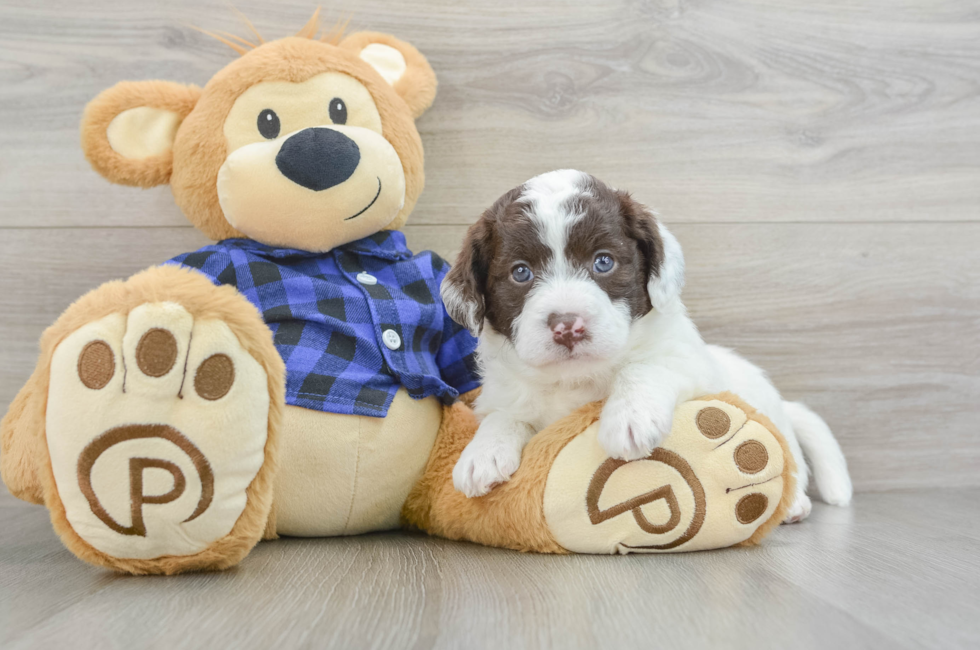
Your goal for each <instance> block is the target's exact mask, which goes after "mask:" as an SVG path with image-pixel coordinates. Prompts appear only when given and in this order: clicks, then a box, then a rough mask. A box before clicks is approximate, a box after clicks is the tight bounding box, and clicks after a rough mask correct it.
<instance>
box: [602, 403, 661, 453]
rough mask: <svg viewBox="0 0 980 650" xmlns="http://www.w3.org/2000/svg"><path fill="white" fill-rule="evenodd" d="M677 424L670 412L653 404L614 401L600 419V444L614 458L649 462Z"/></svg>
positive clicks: (606, 406)
mask: <svg viewBox="0 0 980 650" xmlns="http://www.w3.org/2000/svg"><path fill="white" fill-rule="evenodd" d="M673 423H674V408H673V404H671V406H670V407H669V408H667V407H666V406H663V405H658V404H657V403H655V402H653V401H650V400H649V399H647V400H644V401H640V400H637V399H633V400H631V399H627V398H617V397H613V398H611V399H610V400H609V401H608V402H606V405H605V406H604V407H603V409H602V415H601V417H600V418H599V444H601V445H602V448H603V449H605V450H606V453H607V454H609V455H610V456H611V457H612V458H618V459H621V460H638V459H640V458H646V457H647V456H649V455H650V453H651V452H652V451H653V450H654V449H656V448H657V446H659V445H660V443H661V442H662V441H663V439H664V438H665V437H667V434H669V433H670V428H671V426H672V425H673Z"/></svg>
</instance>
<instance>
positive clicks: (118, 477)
mask: <svg viewBox="0 0 980 650" xmlns="http://www.w3.org/2000/svg"><path fill="white" fill-rule="evenodd" d="M147 276H149V277H147ZM134 280H135V284H133V283H134ZM134 280H130V281H129V282H127V283H125V284H123V285H122V288H123V289H124V291H122V292H120V291H119V287H118V286H115V287H112V286H109V287H108V289H106V291H103V290H102V289H100V290H96V291H95V292H93V293H92V294H89V295H88V296H86V297H85V298H83V299H82V300H81V301H79V303H76V305H74V306H73V307H72V308H71V309H70V310H69V312H68V313H67V314H66V315H65V316H64V317H63V319H62V321H59V324H56V325H55V327H54V328H52V329H57V328H58V327H59V325H64V321H65V320H67V321H69V322H71V321H75V322H74V323H72V325H73V326H74V327H75V329H73V330H71V331H69V332H67V334H66V335H65V336H64V337H63V338H62V339H61V340H60V342H59V343H57V345H56V347H54V350H53V354H51V355H50V371H49V381H48V390H47V406H46V412H45V418H44V431H45V433H46V445H45V447H46V449H45V451H46V452H47V456H48V458H49V459H50V464H49V465H48V466H47V467H45V466H44V465H45V463H44V461H45V460H46V459H38V460H39V463H40V467H42V468H43V469H42V470H41V472H42V474H44V475H45V476H46V477H47V478H48V480H47V481H45V483H46V485H45V494H44V499H45V503H46V504H47V506H48V507H49V509H50V510H51V513H52V520H53V523H54V525H55V528H56V530H57V531H58V533H59V534H60V535H61V537H62V539H63V541H64V542H65V544H66V545H67V546H68V548H69V549H70V550H71V551H73V552H74V553H75V554H76V555H78V556H79V557H81V558H83V559H85V560H88V561H90V562H93V563H96V564H102V565H105V566H109V567H112V568H115V569H118V570H122V571H128V572H132V573H176V572H179V571H187V570H195V569H218V568H225V567H227V566H230V565H232V564H235V563H236V562H238V561H239V560H240V559H241V558H242V557H243V556H244V555H245V554H246V553H247V552H248V551H249V550H250V549H251V547H252V546H254V544H255V543H256V542H257V541H258V540H259V539H260V537H261V535H262V532H263V530H264V528H265V524H266V520H267V519H268V516H269V510H270V507H271V496H272V495H271V491H272V476H271V472H272V471H273V469H274V465H273V460H274V459H272V458H270V456H272V455H273V452H274V445H273V444H272V443H273V442H274V439H273V438H274V436H275V433H276V432H275V426H274V424H275V421H276V419H277V418H276V417H271V415H272V416H274V415H275V414H277V413H278V412H279V409H280V408H281V406H279V405H277V403H276V402H277V401H280V400H281V390H279V391H277V390H276V388H275V387H276V382H277V381H280V382H281V378H280V377H276V376H274V375H273V374H272V373H274V372H277V369H278V368H280V366H279V365H278V363H277V362H275V360H273V361H272V362H271V364H270V362H269V358H270V355H273V356H276V358H278V357H277V355H276V354H275V348H274V347H273V346H272V341H271V336H270V335H269V334H268V329H267V328H265V326H264V324H262V321H261V318H260V317H259V315H258V313H257V312H255V311H254V308H251V307H250V305H248V303H247V302H245V300H244V298H241V297H240V296H238V295H236V294H229V293H228V292H229V291H233V290H231V289H230V288H217V287H213V286H212V285H210V283H209V282H208V281H207V280H206V279H204V278H203V277H200V276H198V277H192V276H190V275H189V272H187V271H179V270H176V269H168V268H163V269H153V270H151V271H149V272H147V273H145V274H142V275H141V276H137V277H136V278H134ZM146 284H149V285H152V286H156V288H157V289H159V291H149V292H148V291H140V290H139V289H140V287H141V285H146ZM158 285H160V286H158ZM162 285H167V286H162ZM143 289H146V287H145V286H143ZM113 291H114V292H115V293H117V294H119V295H118V296H116V298H117V299H119V298H122V301H123V303H126V302H129V303H133V304H130V305H126V304H122V305H119V308H120V311H113V312H111V313H107V314H105V315H101V317H99V312H100V311H102V312H104V311H105V309H104V308H100V305H99V303H105V302H106V298H107V297H106V296H105V295H103V294H105V293H106V292H108V293H112V292H113ZM100 292H102V294H100ZM146 293H151V294H157V295H158V296H160V297H161V298H163V299H160V300H153V301H147V302H141V301H140V294H146ZM212 293H213V296H209V294H212ZM134 294H136V295H134ZM181 294H184V295H185V296H186V297H187V300H182V299H181ZM168 298H169V299H168ZM212 299H213V300H212ZM239 301H240V303H241V304H239ZM104 306H105V305H103V307H104ZM127 307H128V308H127ZM73 312H74V313H73ZM236 312H237V313H236ZM73 316H74V318H73ZM78 316H87V317H88V319H87V320H88V322H85V323H84V324H81V325H80V326H78V320H80V319H79V318H78ZM81 320H85V319H84V318H83V319H81ZM233 328H235V329H234V330H233ZM262 328H264V329H265V334H263V332H262ZM263 338H264V339H265V340H263ZM243 341H245V342H246V343H247V344H248V345H250V346H251V347H252V348H253V350H252V352H249V351H248V350H246V347H245V346H244V345H243ZM256 346H258V347H259V348H260V350H261V353H260V354H258V355H257V356H256V355H255V354H253V353H254V352H255V350H254V348H255V347H256ZM42 356H43V354H42ZM43 362H44V360H43V358H42V364H43ZM270 377H272V380H271V381H270ZM13 433H14V434H17V433H18V432H17V431H14V432H13ZM45 470H47V471H45Z"/></svg>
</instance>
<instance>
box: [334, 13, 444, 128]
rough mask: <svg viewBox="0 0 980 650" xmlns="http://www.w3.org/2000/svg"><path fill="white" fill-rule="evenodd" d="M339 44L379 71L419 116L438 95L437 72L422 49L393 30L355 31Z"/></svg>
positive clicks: (416, 116) (413, 113) (413, 115)
mask: <svg viewBox="0 0 980 650" xmlns="http://www.w3.org/2000/svg"><path fill="white" fill-rule="evenodd" d="M340 47H342V48H344V49H347V50H354V51H355V52H357V53H358V56H360V57H361V60H363V61H365V62H366V63H367V64H368V65H370V66H371V67H372V68H374V69H375V70H377V71H378V74H380V75H381V76H382V77H383V78H384V80H385V81H387V82H388V83H389V84H391V86H392V88H394V89H395V92H396V93H398V95H399V96H400V97H401V98H402V99H403V100H405V103H406V104H408V107H409V109H411V111H412V117H414V118H418V117H419V116H420V115H422V113H424V112H425V111H426V109H427V108H429V106H431V105H432V100H434V99H435V98H436V73H435V72H433V71H432V67H431V66H430V65H429V62H428V61H427V60H426V59H425V57H424V56H422V53H421V52H419V51H418V50H416V49H415V48H414V47H412V46H411V45H409V44H408V43H406V42H405V41H400V40H398V39H397V38H395V37H394V36H391V35H390V34H382V33H380V32H356V33H354V34H351V35H350V36H348V37H347V38H345V39H344V40H343V41H342V42H341V43H340Z"/></svg>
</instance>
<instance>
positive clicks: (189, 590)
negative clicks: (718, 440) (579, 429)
mask: <svg viewBox="0 0 980 650" xmlns="http://www.w3.org/2000/svg"><path fill="white" fill-rule="evenodd" d="M978 504H980V489H977V488H962V489H932V490H919V491H900V492H889V493H865V494H860V495H858V497H857V499H856V501H855V504H854V506H853V507H852V508H850V509H840V508H833V507H830V506H824V505H823V504H817V506H816V508H815V510H814V513H813V515H812V516H811V517H810V519H808V520H807V521H805V522H804V523H802V524H799V525H793V526H781V527H780V528H779V529H778V530H777V531H776V532H775V533H774V534H773V535H772V536H771V537H770V538H769V540H768V541H766V542H765V543H764V544H763V545H762V546H760V547H756V548H751V549H728V550H724V551H714V552H706V553H691V554H681V555H673V556H642V557H641V556H625V557H604V556H602V557H596V556H573V557H550V556H540V555H522V554H519V553H514V552H511V551H502V550H497V549H489V548H483V547H480V546H475V545H471V544H462V543H456V542H448V541H445V540H439V539H431V538H425V537H422V536H417V535H408V534H403V533H389V534H376V535H367V536H363V537H354V538H341V539H307V540H301V539H281V540H278V541H275V542H263V543H261V544H259V546H257V547H256V548H255V550H254V551H252V554H251V555H250V556H249V557H248V558H246V559H245V561H244V562H242V563H241V565H239V566H238V567H237V568H235V569H233V570H231V571H227V572H225V573H219V574H197V575H185V576H176V577H169V578H167V577H142V578H139V577H131V576H119V575H114V574H112V573H110V572H107V571H104V570H102V569H97V568H94V567H90V566H88V565H85V564H83V563H81V562H80V561H78V560H77V559H76V558H75V557H74V556H72V555H71V554H70V553H69V552H68V551H66V550H65V549H64V547H62V545H61V543H60V542H59V541H58V539H57V537H56V536H55V534H54V533H53V532H52V530H51V526H50V523H49V522H48V518H47V516H46V513H45V511H44V509H43V508H41V507H39V506H30V505H27V504H22V503H20V502H18V501H15V500H14V499H13V498H12V497H10V496H9V495H6V494H4V495H3V496H0V647H3V648H4V649H5V650H14V649H20V648H75V649H78V650H82V649H86V648H123V647H125V648H132V647H150V648H167V649H176V648H212V647H229V648H241V649H248V648H273V647H281V648H293V647H310V648H468V649H472V650H478V649H481V648H562V649H566V648H587V647H605V648H675V649H678V648H745V649H746V650H761V649H764V648H781V649H785V648H794V649H796V648H799V649H807V648H839V649H845V648H847V649H850V648H889V649H898V648H942V649H954V648H976V647H978V645H980V524H978V522H980V505H978Z"/></svg>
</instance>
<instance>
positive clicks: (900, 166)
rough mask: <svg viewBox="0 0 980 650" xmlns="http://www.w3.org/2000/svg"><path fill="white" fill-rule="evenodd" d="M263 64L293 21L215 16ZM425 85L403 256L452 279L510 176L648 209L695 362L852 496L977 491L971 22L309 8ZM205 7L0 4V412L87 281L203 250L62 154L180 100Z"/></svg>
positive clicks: (792, 13)
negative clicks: (341, 24) (262, 48)
mask: <svg viewBox="0 0 980 650" xmlns="http://www.w3.org/2000/svg"><path fill="white" fill-rule="evenodd" d="M238 6H239V8H240V9H242V10H243V11H244V12H245V13H246V14H247V15H249V16H250V17H251V18H252V20H253V21H254V22H255V23H256V25H257V26H258V27H259V29H261V30H262V31H263V32H265V33H266V35H267V36H270V37H275V36H279V35H284V34H287V33H290V32H291V31H294V30H295V29H296V28H297V27H298V26H299V25H300V24H302V23H303V22H304V21H305V20H306V18H307V17H308V14H309V13H310V10H311V6H310V5H309V4H308V3H307V2H305V0H304V1H302V2H301V1H299V0H295V1H290V2H276V3H268V2H262V3H260V2H256V1H254V0H251V1H248V2H243V3H238ZM348 12H353V14H354V20H353V22H352V28H353V29H363V28H373V29H380V30H388V31H392V32H395V33H398V34H399V35H401V36H402V37H404V38H406V39H407V40H410V41H412V42H413V43H415V44H416V45H418V46H419V47H420V48H421V49H422V50H423V51H424V52H425V53H426V54H427V55H428V56H429V57H430V59H431V61H432V64H433V66H434V67H435V69H436V71H437V72H438V74H439V76H440V80H441V85H440V94H439V97H438V99H437V101H436V104H435V105H434V107H433V108H432V110H430V111H429V113H427V114H426V115H425V116H424V117H423V118H422V119H421V121H420V122H419V125H420V129H421V131H422V135H423V139H424V142H425V145H426V149H427V175H428V186H427V189H426V191H425V192H424V193H423V195H422V199H421V200H420V202H419V205H418V208H417V209H416V211H415V213H414V215H413V216H412V219H411V221H410V225H409V226H408V228H407V232H408V235H409V239H410V243H411V244H412V247H413V248H415V249H417V250H418V249H423V248H432V249H435V250H437V251H438V252H440V253H441V254H443V255H444V256H445V257H447V258H448V259H453V258H454V257H455V253H456V250H457V249H458V247H459V242H460V241H461V239H462V236H463V232H464V229H465V226H466V225H467V224H469V223H471V222H472V221H473V220H474V219H475V218H476V216H477V215H478V214H479V212H480V211H481V210H482V209H483V208H485V207H486V206H487V205H488V204H489V203H490V202H491V201H492V200H493V199H494V198H496V197H497V196H498V195H499V194H501V193H502V192H503V191H504V190H506V189H507V188H509V187H511V186H513V185H514V184H516V183H519V182H521V181H523V180H524V179H526V178H527V177H529V176H531V175H532V174H535V173H538V172H541V171H545V170H547V169H552V168H556V167H563V166H576V167H580V168H584V169H587V170H590V171H593V172H595V173H596V174H597V175H599V176H601V177H603V178H605V179H606V180H608V181H610V182H612V183H614V184H616V185H618V186H620V187H625V188H629V189H631V190H633V191H634V192H635V194H636V196H637V197H638V198H639V199H641V200H643V201H644V202H646V203H649V204H650V205H653V206H655V207H658V208H660V209H661V212H662V214H663V215H664V218H665V219H666V221H668V222H669V223H671V224H673V225H674V229H675V231H676V232H677V234H678V236H679V237H680V239H681V241H682V243H683V244H684V246H685V248H686V250H687V256H688V268H689V282H688V288H687V291H686V294H685V296H686V299H687V300H688V302H689V304H690V306H691V310H692V313H693V314H694V316H695V318H696V320H697V322H698V323H699V325H700V326H701V328H702V331H703V332H704V334H705V337H706V338H707V339H708V340H709V341H711V342H716V343H720V344H724V345H731V346H733V347H735V348H737V349H738V350H739V351H741V352H743V353H744V354H746V355H747V356H748V357H749V358H750V359H752V360H754V361H756V362H758V363H759V364H760V365H762V366H763V367H765V368H766V369H767V370H769V371H770V373H771V374H772V376H773V377H774V379H775V380H776V383H777V385H779V386H780V387H781V388H782V389H783V390H784V392H785V393H786V394H787V395H788V396H789V397H792V398H794V399H804V400H806V401H807V402H808V403H810V404H811V405H812V406H814V407H815V408H816V409H817V410H818V411H819V412H820V413H822V414H823V415H824V416H825V417H826V418H827V420H828V421H829V422H830V423H831V425H832V426H833V427H834V429H835V430H836V432H837V433H838V435H839V437H840V438H841V441H842V444H843V446H844V448H845V450H846V452H847V453H848V456H849V457H850V459H851V466H852V469H853V472H854V475H855V482H856V484H857V486H858V487H859V488H861V489H889V488H896V487H912V486H928V485H944V486H955V485H977V484H978V483H980V472H978V471H977V469H978V468H980V439H978V438H977V437H976V435H975V430H976V426H975V422H976V421H977V419H978V417H980V405H978V403H977V401H976V399H975V396H976V395H977V394H978V393H980V390H978V388H980V385H978V384H980V345H978V341H980V312H978V310H980V307H978V303H980V301H978V298H980V296H978V291H980V290H978V288H977V287H978V286H980V282H978V280H980V256H978V255H977V254H976V250H977V249H978V247H980V230H978V225H977V224H978V223H980V128H977V127H978V126H980V110H978V109H980V85H978V84H977V83H976V79H977V78H978V72H980V38H978V37H980V11H978V9H977V6H976V3H975V2H968V1H965V0H951V1H949V2H942V3H916V2H903V3H892V2H883V1H873V2H866V3H861V4H860V5H859V6H854V5H853V3H846V2H843V1H841V2H827V1H820V2H815V3H806V4H801V3H792V2H779V1H775V2H722V1H707V2H698V3H689V2H683V1H677V2H671V1H669V0H664V1H662V2H660V1H654V0H651V1H645V2H631V1H627V0H611V1H610V2H602V3H594V2H592V3H587V2H582V1H569V0H542V1H540V2H535V3H533V5H531V4H529V3H526V2H524V1H523V0H502V1H501V2H495V3H493V6H492V7H489V6H487V5H485V4H482V3H478V2H475V1H467V2H456V3H445V2H441V1H439V0H411V1H410V2H399V3H392V2H382V1H380V0H365V1H363V2H358V3H353V4H352V3H347V4H344V3H341V4H333V5H331V6H330V7H329V12H328V14H327V20H332V19H333V18H337V17H340V16H344V15H347V13H348ZM189 24H193V25H199V26H202V27H205V28H214V29H222V28H227V29H230V30H232V31H235V30H238V31H241V32H242V33H244V31H243V28H242V27H241V25H240V23H238V22H237V19H236V18H235V16H234V14H233V13H232V12H231V11H230V10H229V8H228V6H227V5H226V3H224V2H223V1H220V0H214V1H203V2H201V1H195V2H191V1H190V0H176V1H175V2H170V3H154V2H149V1H148V0H139V1H134V0H90V1H89V2H86V3H76V2H70V1H68V0H47V1H46V2H44V3H29V4H25V3H15V2H13V1H12V0H10V1H3V0H0V364H2V366H0V367H2V368H3V370H2V371H0V405H3V404H6V403H7V402H8V401H9V400H10V399H11V398H12V397H13V395H14V393H15V391H16V390H17V388H18V387H19V386H20V385H21V383H22V382H23V381H24V379H25V378H26V377H27V375H28V374H29V372H30V369H31V367H32V365H33V363H34V357H35V354H36V340H37V337H38V336H39V334H40V332H41V331H42V330H43V328H44V327H46V326H47V325H48V324H49V323H50V322H52V321H53V320H54V319H55V318H56V317H57V315H58V314H59V313H60V312H61V311H62V310H63V309H64V308H65V307H66V306H67V305H68V304H69V303H70V302H71V301H72V300H73V299H75V298H76V297H78V296H79V295H81V294H82V293H84V292H85V291H87V290H89V289H91V288H94V287H95V286H97V285H98V284H99V283H100V282H103V281H105V280H108V279H114V278H119V277H126V276H128V275H130V274H131V273H133V272H135V271H137V270H139V269H141V268H144V267H146V266H148V265H150V264H153V263H156V262H159V261H162V260H164V259H167V258H169V257H171V256H173V255H175V254H177V253H180V252H185V251H187V250H191V249H194V248H197V247H199V246H201V245H203V244H204V243H206V242H205V240H204V238H203V237H202V236H200V235H199V234H197V233H196V232H195V231H194V230H192V229H191V228H190V227H188V224H187V222H186V221H185V220H184V219H183V217H182V216H181V215H180V214H179V212H178V210H177V209H176V207H175V206H174V204H173V199H172V197H171V196H170V192H169V189H167V188H165V187H161V188H154V189H151V190H145V191H140V190H134V189H131V188H121V187H113V186H110V185H109V184H107V183H105V182H104V181H102V180H101V179H100V178H99V177H98V176H97V175H96V174H95V173H94V172H93V171H91V170H90V169H89V168H88V165H87V163H86V162H85V161H84V159H83V157H82V155H81V152H80V148H79V145H78V134H77V129H78V119H79V116H80V112H81V110H82V107H83V106H84V104H85V103H86V102H87V101H88V100H89V99H90V98H92V97H93V96H94V95H95V94H96V93H97V92H99V91H100V90H101V89H103V88H106V87H108V86H110V85H112V84H114V83H116V82H117V81H119V80H122V79H134V78H143V79H145V78H167V79H176V80H182V81H187V82H194V83H198V84H203V83H205V82H206V81H207V79H208V78H209V77H210V75H211V74H213V72H214V71H216V70H217V69H219V68H220V67H222V66H223V65H225V64H226V63H227V62H228V61H229V60H231V59H230V56H232V55H231V53H230V51H228V50H226V48H225V47H224V46H222V45H221V44H219V43H217V42H216V41H213V40H211V39H209V38H208V37H206V36H204V35H202V34H200V33H198V32H195V31H194V30H192V29H190V28H189V27H188V25H189Z"/></svg>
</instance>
